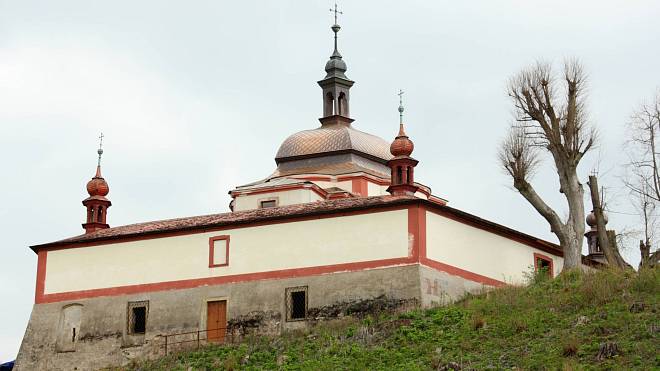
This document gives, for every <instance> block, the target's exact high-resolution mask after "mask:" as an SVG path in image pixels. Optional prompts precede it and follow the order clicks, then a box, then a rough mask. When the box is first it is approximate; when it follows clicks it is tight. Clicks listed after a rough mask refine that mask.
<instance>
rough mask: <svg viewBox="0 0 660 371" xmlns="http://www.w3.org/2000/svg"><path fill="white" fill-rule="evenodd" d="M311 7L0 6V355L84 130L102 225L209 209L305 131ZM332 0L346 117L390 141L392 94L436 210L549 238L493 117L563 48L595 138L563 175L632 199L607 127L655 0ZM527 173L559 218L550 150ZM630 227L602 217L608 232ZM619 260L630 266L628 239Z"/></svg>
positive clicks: (72, 185)
mask: <svg viewBox="0 0 660 371" xmlns="http://www.w3.org/2000/svg"><path fill="white" fill-rule="evenodd" d="M330 5H331V3H330V1H327V0H322V1H320V0H315V1H303V0H298V1H277V2H275V1H273V2H265V1H263V2H257V1H241V2H229V1H195V2H183V1H180V2H173V1H140V2H136V1H110V2H108V1H105V2H101V1H82V0H81V1H66V0H63V1H57V2H54V1H7V0H0V129H1V134H0V164H1V165H2V178H1V181H0V225H1V226H2V231H3V238H4V242H3V243H2V246H1V248H0V262H1V263H2V268H1V271H0V297H1V298H2V303H3V304H2V305H1V306H0V308H1V309H0V311H1V315H0V361H4V360H10V359H13V358H14V357H15V355H16V353H17V351H18V347H19V344H20V341H21V338H22V336H23V332H24V331H25V327H26V325H27V321H28V318H29V314H30V310H31V307H32V303H33V298H34V284H35V275H36V261H37V259H36V255H35V254H34V253H33V252H32V251H31V250H29V249H28V246H29V245H32V244H38V243H44V242H50V241H54V240H57V239H61V238H65V237H70V236H73V235H77V234H80V233H81V232H82V228H81V226H80V224H81V223H82V222H83V218H84V216H85V212H84V208H83V206H82V205H81V203H80V202H81V201H82V200H83V198H85V196H86V192H85V188H84V187H85V184H86V182H87V181H88V180H89V179H90V178H91V176H93V174H94V170H95V165H96V154H95V151H96V147H97V139H96V138H97V136H98V134H99V132H100V131H103V132H104V134H105V136H106V137H105V141H104V144H105V155H104V158H103V175H104V176H105V177H106V179H107V180H108V183H109V184H110V194H109V198H110V200H111V201H112V203H113V207H112V208H110V210H109V214H108V219H109V222H110V224H111V225H114V226H117V225H123V224H129V223H133V222H140V221H148V220H157V219H165V218H171V217H181V216H192V215H198V214H207V213H215V212H225V211H227V210H228V208H227V205H228V204H229V201H230V198H229V196H228V195H227V191H228V190H229V189H231V188H232V187H234V186H236V185H240V184H244V183H248V182H251V181H254V180H257V179H260V178H262V177H264V176H266V175H268V174H270V172H271V171H272V170H273V169H274V167H275V162H274V160H273V158H274V156H275V153H276V152H277V148H278V146H279V144H280V143H281V142H282V141H283V140H284V139H285V138H286V137H287V136H288V135H290V134H292V133H294V132H296V131H299V130H304V129H310V128H314V127H316V126H318V121H317V118H318V117H320V115H321V93H320V88H319V87H318V86H317V85H316V81H317V80H319V79H321V78H322V77H323V76H324V72H323V66H324V65H325V62H326V60H327V59H328V57H329V55H330V53H331V44H332V41H331V40H332V39H331V37H332V33H331V31H330V29H329V26H330V24H331V21H332V18H331V14H330V12H329V11H328V8H329V7H330ZM340 8H343V10H344V12H345V15H344V16H341V17H340V23H341V25H342V31H341V32H340V42H339V46H340V51H341V53H342V54H343V55H344V60H345V61H346V62H347V64H348V68H349V70H348V72H347V75H348V76H349V77H350V78H352V79H353V80H355V81H356V84H355V86H354V87H353V89H352V90H351V113H352V116H353V118H355V119H356V122H355V123H354V125H355V127H357V128H358V129H360V130H363V131H366V132H369V133H373V134H376V135H379V136H381V137H383V138H385V139H387V140H391V139H392V138H393V137H394V135H395V134H396V132H397V124H398V112H397V106H398V101H397V99H398V97H397V96H396V94H395V93H396V90H397V89H398V88H403V89H404V90H405V91H406V94H405V106H406V115H405V121H406V123H407V129H406V130H407V132H408V134H409V135H410V136H411V138H412V139H413V140H414V142H415V154H414V155H415V157H416V158H417V159H419V160H420V164H419V166H418V168H417V170H416V173H417V180H419V181H420V182H422V183H424V184H427V185H429V186H431V187H432V188H433V192H434V194H436V195H438V196H440V197H443V198H447V199H449V201H450V205H451V206H453V207H458V208H460V209H463V210H465V211H468V212H471V213H474V214H477V215H479V216H481V217H484V218H486V219H490V220H492V221H495V222H498V223H502V224H504V225H507V226H510V227H513V228H517V229H519V230H521V231H524V232H527V233H531V234H534V235H537V236H539V237H542V238H545V239H549V240H551V241H556V239H555V238H554V236H553V235H552V234H550V232H549V227H548V226H547V224H546V223H545V222H544V221H543V220H542V219H541V217H540V216H538V215H537V214H536V213H535V212H534V211H533V210H532V208H531V206H529V205H528V204H527V203H526V202H525V201H524V200H523V198H522V197H521V196H520V195H518V194H517V193H515V192H514V191H513V190H512V188H511V187H510V181H509V179H508V178H507V177H506V176H505V175H504V174H503V173H502V171H501V170H500V169H499V167H498V165H497V161H496V152H497V145H498V143H499V141H500V139H501V138H502V137H503V136H504V134H505V132H506V128H507V125H508V123H509V122H510V119H511V114H510V112H511V103H510V102H509V101H508V100H507V98H506V95H505V93H504V87H505V82H506V79H507V78H508V77H509V76H510V75H512V74H514V73H515V72H516V71H518V70H519V69H520V68H522V67H525V66H527V65H529V64H531V63H533V62H534V61H535V60H536V59H544V60H548V61H553V62H556V63H560V62H561V61H562V59H564V58H566V57H578V58H580V59H581V60H582V62H583V63H584V65H585V67H586V69H587V71H588V72H589V76H590V83H591V85H590V99H589V107H590V112H591V119H592V123H593V124H594V125H596V126H597V127H598V129H599V131H600V134H601V142H600V146H599V147H598V149H597V150H596V151H594V152H593V153H592V155H591V156H589V157H588V158H587V159H586V160H585V161H584V165H583V166H582V169H581V170H582V178H583V179H584V180H585V182H586V176H587V175H588V172H589V171H590V170H591V169H592V168H594V166H596V165H597V164H598V165H599V168H600V171H601V179H600V182H601V184H602V185H605V186H606V187H608V195H609V198H610V207H611V208H612V209H613V210H615V211H620V212H631V210H632V209H631V207H629V206H628V205H627V203H628V200H627V195H626V192H625V190H623V189H622V187H621V182H620V179H619V176H620V175H621V173H622V170H621V165H622V164H623V163H624V162H625V157H624V156H623V155H622V149H623V147H622V146H623V139H624V135H625V123H626V122H627V120H628V117H629V115H630V113H631V111H632V109H633V108H634V107H635V106H636V105H638V103H639V102H640V101H641V100H643V99H645V98H650V97H651V96H653V94H654V93H655V91H656V89H657V88H658V87H659V86H660V69H659V68H658V66H659V65H660V63H659V60H660V48H658V45H659V42H660V31H659V29H658V21H657V20H658V18H659V16H660V2H658V1H617V2H614V1H596V0H594V1H579V2H578V1H573V0H572V1H552V2H547V1H529V0H524V1H523V0H520V1H511V0H510V1H497V2H494V1H486V0H485V1H464V2H458V1H359V2H358V1H353V2H350V3H348V2H346V3H345V4H340ZM534 183H535V184H536V185H537V189H538V191H539V192H540V193H541V194H543V195H544V196H546V199H547V200H548V202H550V203H552V204H553V205H555V206H556V208H557V210H558V212H559V213H560V214H563V213H564V212H565V208H564V206H563V203H562V199H561V197H560V195H559V194H558V193H557V190H558V185H557V182H556V178H555V177H554V176H553V168H552V166H551V162H550V161H549V159H548V161H546V162H545V169H544V171H541V172H540V173H539V174H538V175H537V177H536V178H535V179H534ZM636 222H637V221H636V219H635V218H634V217H630V216H625V215H622V214H613V213H611V214H610V225H609V226H610V227H612V228H614V229H619V230H621V229H622V228H624V227H628V228H630V227H634V226H635V223H636ZM624 255H625V256H626V257H627V258H628V260H629V261H630V262H631V263H633V264H634V265H637V263H638V261H639V257H638V251H637V249H636V248H635V247H634V246H633V247H632V248H630V249H629V250H627V251H625V252H624ZM494 263H495V262H494ZM72 269H74V267H72Z"/></svg>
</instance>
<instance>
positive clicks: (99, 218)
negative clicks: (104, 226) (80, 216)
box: [96, 206, 103, 223]
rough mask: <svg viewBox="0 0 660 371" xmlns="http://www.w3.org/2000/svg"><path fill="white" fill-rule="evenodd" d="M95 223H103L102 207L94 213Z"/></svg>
mask: <svg viewBox="0 0 660 371" xmlns="http://www.w3.org/2000/svg"><path fill="white" fill-rule="evenodd" d="M96 214H97V215H96V218H97V220H96V221H97V222H99V223H103V206H99V209H98V211H97V212H96Z"/></svg>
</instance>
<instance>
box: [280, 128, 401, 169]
mask: <svg viewBox="0 0 660 371" xmlns="http://www.w3.org/2000/svg"><path fill="white" fill-rule="evenodd" d="M389 147H390V145H389V143H387V141H385V140H384V139H381V138H379V137H377V136H375V135H371V134H367V133H365V132H362V131H359V130H356V129H354V128H353V127H351V125H350V124H348V125H346V124H342V123H335V124H328V125H323V126H321V127H320V128H316V129H312V130H303V131H300V132H297V133H295V134H293V135H291V136H290V137H288V138H287V139H286V140H285V141H284V142H283V143H282V145H281V146H280V149H279V150H278V151H277V155H276V156H275V160H276V161H277V162H278V163H279V162H280V160H282V159H286V158H296V157H300V156H309V155H315V154H323V153H329V152H337V151H347V150H352V151H356V152H361V153H364V154H367V155H370V156H373V157H376V158H378V159H381V160H383V161H387V160H389V159H391V158H392V155H391V154H390V148H389Z"/></svg>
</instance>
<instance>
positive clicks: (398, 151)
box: [390, 124, 415, 156]
mask: <svg viewBox="0 0 660 371" xmlns="http://www.w3.org/2000/svg"><path fill="white" fill-rule="evenodd" d="M414 149H415V145H414V144H413V142H412V140H410V138H408V136H407V135H406V133H405V132H404V131H403V124H400V125H399V134H398V135H397V136H396V138H395V139H394V141H393V142H392V145H391V146H390V153H392V155H393V156H410V155H411V154H412V152H413V150H414Z"/></svg>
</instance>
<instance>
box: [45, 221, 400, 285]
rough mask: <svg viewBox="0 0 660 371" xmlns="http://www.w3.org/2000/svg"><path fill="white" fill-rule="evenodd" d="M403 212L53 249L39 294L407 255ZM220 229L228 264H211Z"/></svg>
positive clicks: (50, 252) (49, 255)
mask: <svg viewBox="0 0 660 371" xmlns="http://www.w3.org/2000/svg"><path fill="white" fill-rule="evenodd" d="M407 218H408V217H407V211H406V210H395V211H388V212H375V213H369V214H363V215H351V216H345V217H336V218H323V219H314V220H305V221H299V222H289V223H280V224H270V225H263V226H255V227H245V228H235V229H226V230H222V231H215V232H206V233H195V234H188V235H181V236H173V237H164V238H154V239H147V240H139V241H133V242H121V243H113V244H104V245H97V246H89V247H80V248H71V249H62V250H53V251H49V252H48V253H47V262H48V263H47V266H46V277H45V281H46V282H45V294H46V295H48V294H53V293H62V292H72V291H83V290H92V289H103V288H112V287H122V286H130V285H140V284H150V283H160V282H172V281H182V280H191V279H199V278H209V277H219V276H233V275H242V274H250V273H258V272H272V271H280V270H287V269H295V268H306V267H317V266H327V265H335V264H345V263H354V262H363V261H373V260H382V259H391V258H405V257H407V256H408V253H409V248H408V228H407ZM219 235H226V236H229V238H230V242H229V264H228V265H227V266H222V267H209V238H211V237H215V236H219ZM216 253H218V252H216ZM72 268H75V269H72Z"/></svg>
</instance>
